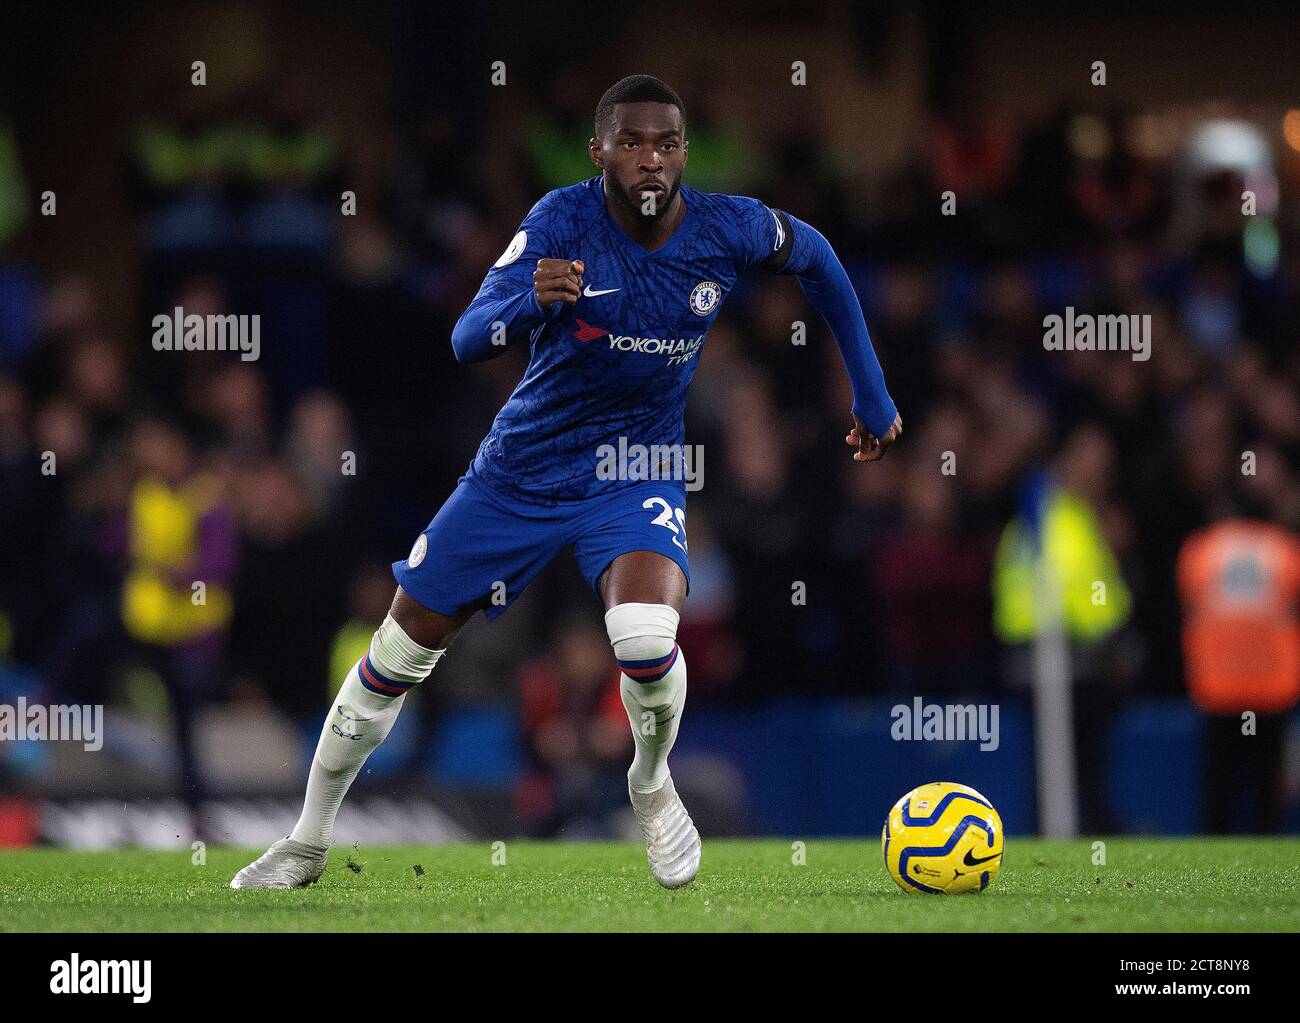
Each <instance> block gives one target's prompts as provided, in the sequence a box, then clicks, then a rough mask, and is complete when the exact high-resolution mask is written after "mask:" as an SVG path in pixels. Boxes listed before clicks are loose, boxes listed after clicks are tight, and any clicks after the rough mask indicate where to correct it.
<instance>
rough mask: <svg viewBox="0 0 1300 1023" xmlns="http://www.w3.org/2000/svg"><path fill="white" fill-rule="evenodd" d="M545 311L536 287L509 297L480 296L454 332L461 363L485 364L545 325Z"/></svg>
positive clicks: (454, 348) (455, 347)
mask: <svg viewBox="0 0 1300 1023" xmlns="http://www.w3.org/2000/svg"><path fill="white" fill-rule="evenodd" d="M542 320H543V316H542V310H541V308H540V307H539V306H538V304H537V296H536V295H535V294H534V292H533V290H532V288H531V287H530V288H528V289H527V290H526V291H520V292H517V293H516V294H513V295H509V296H507V297H505V298H502V297H500V296H499V295H494V294H487V295H485V294H482V293H480V294H479V295H478V297H477V298H475V299H474V301H473V302H471V303H470V304H469V307H468V308H467V309H466V310H465V311H464V312H463V313H461V316H460V319H459V320H457V321H456V326H455V327H454V328H453V329H452V332H451V347H452V351H454V352H455V353H456V360H457V361H458V362H483V361H485V360H487V359H494V358H496V357H497V356H498V355H500V354H501V353H502V352H504V351H505V350H506V349H507V348H508V347H509V346H510V343H511V342H512V341H514V340H516V339H517V338H519V337H521V336H523V335H526V334H528V333H530V332H531V331H532V330H534V329H535V328H536V327H538V326H540V325H541V322H542Z"/></svg>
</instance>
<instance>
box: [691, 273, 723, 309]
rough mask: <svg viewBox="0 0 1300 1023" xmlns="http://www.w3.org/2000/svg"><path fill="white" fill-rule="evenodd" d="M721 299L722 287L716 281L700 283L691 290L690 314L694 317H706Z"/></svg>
mask: <svg viewBox="0 0 1300 1023" xmlns="http://www.w3.org/2000/svg"><path fill="white" fill-rule="evenodd" d="M721 299H722V285H720V284H718V282H717V281H700V283H699V284H697V285H695V287H694V288H693V289H692V290H691V312H693V313H694V314H695V315H696V316H708V315H709V313H711V312H713V307H714V306H715V305H717V304H718V302H719V301H720V300H721Z"/></svg>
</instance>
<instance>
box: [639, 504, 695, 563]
mask: <svg viewBox="0 0 1300 1023" xmlns="http://www.w3.org/2000/svg"><path fill="white" fill-rule="evenodd" d="M641 507H642V508H647V509H648V508H662V509H663V511H661V512H660V513H659V514H658V515H656V516H655V517H654V519H653V522H652V524H653V525H656V526H663V527H664V528H665V529H667V530H669V531H670V532H671V533H672V534H673V543H675V544H676V545H677V546H678V547H680V548H681V549H682V550H686V512H685V511H684V510H683V509H681V508H674V507H672V506H671V505H670V504H669V503H668V502H667V501H665V500H664V499H663V498H662V497H651V498H647V499H646V500H645V501H643V502H642V503H641ZM674 513H676V515H677V522H674V521H673V514H674ZM679 523H680V524H681V528H680V529H679V528H678V524H679ZM679 535H680V536H681V539H680V540H679V539H677V537H678V536H679Z"/></svg>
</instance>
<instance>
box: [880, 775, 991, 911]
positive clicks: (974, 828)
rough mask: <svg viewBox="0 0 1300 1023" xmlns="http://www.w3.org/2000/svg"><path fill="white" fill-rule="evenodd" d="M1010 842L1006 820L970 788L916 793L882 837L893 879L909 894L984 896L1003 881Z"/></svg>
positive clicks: (937, 785)
mask: <svg viewBox="0 0 1300 1023" xmlns="http://www.w3.org/2000/svg"><path fill="white" fill-rule="evenodd" d="M1005 845H1006V840H1005V839H1004V838H1003V836H1002V818H1001V817H999V816H998V812H997V811H996V810H995V809H993V805H992V804H991V803H990V802H989V801H988V800H987V799H985V798H984V797H983V796H981V795H980V794H979V793H978V792H976V791H975V790H974V789H973V788H971V787H970V786H969V785H958V784H957V783H956V782H951V781H936V782H931V783H930V784H929V785H921V786H920V787H918V788H914V789H913V790H912V791H911V792H909V793H908V794H907V795H905V796H904V797H903V798H902V799H900V800H899V801H898V802H897V803H895V804H894V808H893V809H892V810H890V811H889V816H888V817H887V818H886V819H885V827H884V830H883V831H882V832H881V834H880V846H881V850H882V851H883V852H884V854H885V867H886V869H888V871H889V876H890V877H892V878H893V879H894V881H895V882H897V884H898V887H900V888H901V889H903V891H905V892H912V893H913V894H917V895H920V894H924V895H959V894H961V893H963V892H982V891H983V890H984V889H985V888H987V887H988V886H989V883H990V882H991V881H992V880H993V878H995V877H996V876H997V873H998V868H999V867H1000V866H1001V865H1002V851H1003V848H1004V846H1005Z"/></svg>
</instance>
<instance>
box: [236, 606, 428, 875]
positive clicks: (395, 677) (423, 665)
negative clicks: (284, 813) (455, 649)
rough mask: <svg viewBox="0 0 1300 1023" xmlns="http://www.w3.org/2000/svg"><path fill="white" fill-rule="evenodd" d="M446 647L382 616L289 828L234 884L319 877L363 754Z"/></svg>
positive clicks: (348, 682)
mask: <svg viewBox="0 0 1300 1023" xmlns="http://www.w3.org/2000/svg"><path fill="white" fill-rule="evenodd" d="M445 652H446V649H445V647H444V648H443V649H440V650H434V649H430V648H429V647H425V646H421V645H420V644H419V643H417V642H415V640H413V639H412V638H411V637H410V636H408V635H407V634H406V632H405V631H404V630H403V629H402V627H401V626H400V625H399V624H398V623H397V621H396V619H394V618H393V616H392V615H391V614H390V615H389V616H388V617H386V618H385V619H384V621H383V624H382V625H380V626H379V628H378V630H376V632H375V634H374V636H373V637H372V638H371V640H370V647H369V649H368V650H367V651H366V654H365V656H364V657H362V658H361V660H360V661H358V662H357V664H356V665H355V666H354V667H353V668H352V670H351V671H349V672H348V676H347V678H346V679H344V681H343V685H342V687H341V688H340V689H339V692H338V694H337V695H336V696H335V697H334V702H333V704H332V705H331V707H330V712H329V714H328V715H327V716H326V718H325V726H324V728H322V729H321V735H320V740H319V741H318V743H317V745H316V753H315V756H313V757H312V765H311V773H310V774H309V775H308V778H307V795H306V798H305V799H304V801H303V808H302V815H301V816H300V817H299V819H298V823H297V825H296V826H295V827H294V829H293V832H292V834H291V835H290V836H289V838H288V839H285V840H282V841H281V842H277V843H276V844H275V845H273V846H272V847H271V848H270V849H269V850H267V852H266V853H265V854H264V855H263V856H262V857H261V858H259V859H258V860H257V861H256V862H254V863H252V864H249V866H247V867H245V868H244V869H243V870H241V871H240V872H239V873H238V874H237V875H235V878H234V880H233V881H231V883H230V884H231V887H232V888H297V887H301V886H302V885H305V884H310V883H312V882H313V881H315V880H316V879H317V878H318V877H320V875H321V873H322V872H323V871H324V869H325V854H326V852H327V851H328V850H329V847H330V846H331V845H332V844H333V842H334V820H335V818H336V817H337V816H338V811H339V807H340V806H341V805H342V803H343V797H344V796H345V795H347V791H348V789H349V788H350V787H351V785H352V782H353V780H354V779H355V778H356V776H357V774H358V773H360V771H361V767H362V765H363V764H365V762H366V758H367V757H369V756H370V754H371V753H372V752H373V751H374V750H375V748H376V747H378V746H379V744H380V743H381V742H383V741H384V738H385V737H386V736H387V735H388V733H389V732H390V731H392V728H393V725H394V724H395V723H396V721H397V715H398V713H399V712H400V711H401V709H402V703H403V701H404V700H405V698H406V694H407V693H408V692H409V691H410V690H411V688H412V687H413V686H415V685H416V684H417V683H419V682H421V681H423V680H424V679H425V678H427V677H428V675H429V673H430V672H432V671H433V669H434V666H435V665H437V663H438V660H439V659H440V658H441V657H442V655H443V654H444V653H445Z"/></svg>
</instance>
